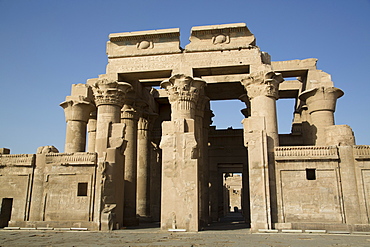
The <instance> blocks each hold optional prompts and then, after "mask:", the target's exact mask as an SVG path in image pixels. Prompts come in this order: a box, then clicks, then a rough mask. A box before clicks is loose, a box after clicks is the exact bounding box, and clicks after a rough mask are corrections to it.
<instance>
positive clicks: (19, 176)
mask: <svg viewBox="0 0 370 247" xmlns="http://www.w3.org/2000/svg"><path fill="white" fill-rule="evenodd" d="M96 165H97V162H96V154H95V153H46V154H21V155H10V154H9V155H1V157H0V174H1V176H0V186H1V188H2V189H1V191H0V199H1V200H2V201H3V202H4V201H5V202H6V201H9V200H11V201H12V204H13V205H12V210H11V217H10V218H11V221H10V222H9V226H18V227H33V228H35V227H76V228H77V227H88V228H89V229H98V224H94V223H93V221H94V220H95V221H96V220H97V219H98V218H96V217H95V219H94V209H95V208H96V201H97V200H96V198H95V195H96V192H97V191H98V190H99V188H98V186H97V183H96V168H97V166H96ZM2 216H3V214H2ZM4 225H6V223H4V224H3V226H4Z"/></svg>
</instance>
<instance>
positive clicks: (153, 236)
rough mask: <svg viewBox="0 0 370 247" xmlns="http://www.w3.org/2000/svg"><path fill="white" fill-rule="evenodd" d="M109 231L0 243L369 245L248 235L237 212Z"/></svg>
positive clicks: (21, 234)
mask: <svg viewBox="0 0 370 247" xmlns="http://www.w3.org/2000/svg"><path fill="white" fill-rule="evenodd" d="M140 227H141V228H138V229H135V228H128V229H122V230H116V231H112V232H93V231H52V230H49V231H40V230H29V231H27V230H0V246H4V247H5V246H132V247H134V246H189V247H190V246H212V247H214V246H258V247H260V246H262V247H264V246H279V247H283V246H299V247H306V246H307V247H308V246H312V247H316V246H320V247H322V246H341V247H343V246H364V247H365V246H366V247H368V246H370V235H354V234H308V233H300V234H297V233H294V234H291V233H274V234H266V233H258V234H251V233H250V231H249V229H248V228H246V227H247V225H246V224H245V223H243V221H242V217H241V216H240V214H230V215H228V216H227V217H225V218H224V219H222V220H221V221H220V222H218V223H215V224H212V225H211V226H209V227H207V228H206V229H205V230H204V231H200V232H198V233H189V232H166V231H161V230H160V229H159V224H158V223H157V224H143V225H141V226H140Z"/></svg>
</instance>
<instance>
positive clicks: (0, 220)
mask: <svg viewBox="0 0 370 247" xmlns="http://www.w3.org/2000/svg"><path fill="white" fill-rule="evenodd" d="M12 208H13V198H3V199H2V201H1V209H0V227H6V226H8V224H9V221H10V218H11V216H12Z"/></svg>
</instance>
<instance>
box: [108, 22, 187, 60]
mask: <svg viewBox="0 0 370 247" xmlns="http://www.w3.org/2000/svg"><path fill="white" fill-rule="evenodd" d="M180 52H181V49H180V30H179V29H178V28H172V29H159V30H151V31H138V32H126V33H113V34H110V35H109V41H108V43H107V54H108V57H109V58H117V57H132V56H143V55H160V54H172V53H180Z"/></svg>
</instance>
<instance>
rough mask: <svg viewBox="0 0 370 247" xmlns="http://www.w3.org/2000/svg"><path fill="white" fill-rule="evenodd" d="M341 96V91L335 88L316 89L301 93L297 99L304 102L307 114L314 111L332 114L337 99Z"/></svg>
mask: <svg viewBox="0 0 370 247" xmlns="http://www.w3.org/2000/svg"><path fill="white" fill-rule="evenodd" d="M343 95H344V93H343V91H342V90H341V89H339V88H336V87H317V88H313V89H309V90H306V91H304V92H302V93H301V94H300V95H299V99H300V100H302V101H305V102H306V104H307V106H308V112H309V113H312V112H315V111H332V112H334V111H335V105H336V101H337V99H338V98H340V97H342V96H343Z"/></svg>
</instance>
